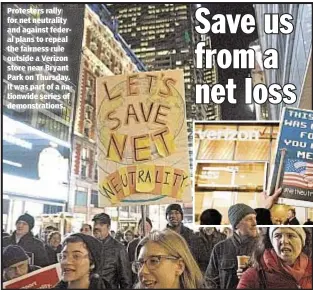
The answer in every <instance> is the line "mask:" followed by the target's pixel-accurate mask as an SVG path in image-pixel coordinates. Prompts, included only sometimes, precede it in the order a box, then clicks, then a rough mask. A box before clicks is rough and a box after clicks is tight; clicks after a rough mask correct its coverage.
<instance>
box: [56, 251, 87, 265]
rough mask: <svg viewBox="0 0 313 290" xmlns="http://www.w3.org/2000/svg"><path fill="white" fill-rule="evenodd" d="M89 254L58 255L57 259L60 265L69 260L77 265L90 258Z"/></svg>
mask: <svg viewBox="0 0 313 290" xmlns="http://www.w3.org/2000/svg"><path fill="white" fill-rule="evenodd" d="M88 256H89V254H85V255H83V254H78V253H75V254H73V255H69V254H67V253H59V254H57V258H58V261H59V263H61V262H63V261H64V260H68V259H69V258H71V259H72V260H73V261H74V262H75V263H79V262H81V261H82V260H83V259H84V258H86V257H88Z"/></svg>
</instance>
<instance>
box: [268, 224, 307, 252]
mask: <svg viewBox="0 0 313 290" xmlns="http://www.w3.org/2000/svg"><path fill="white" fill-rule="evenodd" d="M281 228H282V227H270V229H269V238H270V240H271V243H272V244H273V240H274V233H275V231H276V230H277V229H281ZM286 229H289V230H292V231H293V232H294V233H296V234H297V235H298V236H299V238H300V240H301V244H302V248H303V247H304V245H305V239H306V233H305V231H304V229H303V228H301V227H286Z"/></svg>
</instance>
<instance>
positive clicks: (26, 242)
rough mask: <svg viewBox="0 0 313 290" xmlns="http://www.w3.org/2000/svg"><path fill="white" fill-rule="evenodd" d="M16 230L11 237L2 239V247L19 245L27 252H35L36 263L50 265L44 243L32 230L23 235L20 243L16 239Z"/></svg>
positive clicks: (41, 265) (37, 264)
mask: <svg viewBox="0 0 313 290" xmlns="http://www.w3.org/2000/svg"><path fill="white" fill-rule="evenodd" d="M15 233H16V232H15V231H14V232H13V234H12V235H11V236H9V237H4V238H3V240H2V247H7V246H8V245H18V246H20V247H22V248H23V249H24V251H25V252H30V253H33V254H34V263H33V264H34V265H36V266H39V267H45V266H48V265H49V260H48V256H47V253H46V250H45V246H44V243H43V242H42V241H40V240H38V239H36V238H35V237H34V235H33V233H32V232H29V233H27V234H26V235H25V236H23V237H22V238H21V239H20V240H19V242H18V243H16V239H15Z"/></svg>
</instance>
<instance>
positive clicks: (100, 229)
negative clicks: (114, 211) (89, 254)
mask: <svg viewBox="0 0 313 290" xmlns="http://www.w3.org/2000/svg"><path fill="white" fill-rule="evenodd" d="M109 233H110V226H109V225H108V224H102V223H99V222H95V223H94V226H93V235H94V237H95V238H97V239H100V240H104V239H105V238H106V237H107V236H108V235H109Z"/></svg>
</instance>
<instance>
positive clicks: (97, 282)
mask: <svg viewBox="0 0 313 290" xmlns="http://www.w3.org/2000/svg"><path fill="white" fill-rule="evenodd" d="M81 235H84V234H81ZM69 243H83V244H84V246H85V247H86V249H87V251H88V258H89V260H90V265H96V263H95V261H94V259H93V257H92V255H91V252H90V250H89V249H88V245H87V244H86V243H85V241H84V240H83V239H82V238H81V237H79V236H75V235H71V236H68V237H67V238H66V239H65V240H64V241H63V244H62V247H63V248H64V246H65V245H67V244H69ZM97 270H98V269H96V267H94V268H93V269H92V271H90V277H89V281H90V283H89V288H88V289H105V288H106V285H105V284H106V283H105V281H104V279H102V278H101V276H100V275H99V274H98V273H96V271H97ZM65 284H66V285H67V283H66V282H65Z"/></svg>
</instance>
